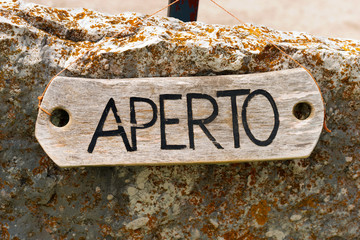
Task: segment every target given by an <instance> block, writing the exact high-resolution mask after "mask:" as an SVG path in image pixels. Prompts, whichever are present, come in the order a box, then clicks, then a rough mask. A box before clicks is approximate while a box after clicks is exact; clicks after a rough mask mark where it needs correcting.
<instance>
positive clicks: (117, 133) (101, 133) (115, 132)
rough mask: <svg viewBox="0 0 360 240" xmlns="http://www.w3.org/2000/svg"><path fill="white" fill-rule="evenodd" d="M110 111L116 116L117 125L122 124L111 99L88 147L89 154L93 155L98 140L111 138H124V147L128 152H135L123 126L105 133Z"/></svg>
mask: <svg viewBox="0 0 360 240" xmlns="http://www.w3.org/2000/svg"><path fill="white" fill-rule="evenodd" d="M110 110H111V111H112V112H113V114H114V117H115V120H116V123H117V124H121V120H120V117H119V115H118V114H117V109H116V106H115V101H114V99H112V98H110V100H109V101H108V103H107V104H106V107H105V109H104V111H103V113H102V115H101V118H100V121H99V123H98V125H97V127H96V130H95V132H94V135H93V137H92V139H91V142H90V144H89V147H88V152H89V153H92V152H93V151H94V148H95V145H96V142H97V139H98V138H99V137H111V136H120V137H122V139H123V142H124V145H125V147H126V150H127V151H128V152H132V151H134V150H133V149H132V147H131V146H130V144H129V140H128V138H127V136H126V132H125V130H124V128H123V127H122V126H120V125H118V126H117V129H116V130H110V131H103V127H104V123H105V120H106V117H107V116H108V114H109V111H110Z"/></svg>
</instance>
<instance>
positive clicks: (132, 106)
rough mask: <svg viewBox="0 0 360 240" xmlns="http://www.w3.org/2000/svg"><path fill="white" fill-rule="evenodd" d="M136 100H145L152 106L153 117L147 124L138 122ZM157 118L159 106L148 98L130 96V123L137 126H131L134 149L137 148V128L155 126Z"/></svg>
mask: <svg viewBox="0 0 360 240" xmlns="http://www.w3.org/2000/svg"><path fill="white" fill-rule="evenodd" d="M135 102H144V103H147V104H149V105H150V106H151V108H152V113H153V117H152V119H151V120H150V121H149V122H148V123H145V124H137V121H136V111H135ZM156 120H157V107H156V104H155V103H154V102H153V101H152V100H150V99H148V98H140V97H131V98H130V123H132V124H136V126H132V127H131V140H132V145H133V146H132V147H133V150H134V151H136V150H137V143H136V130H137V129H145V128H149V127H151V126H153V125H154V124H155V122H156Z"/></svg>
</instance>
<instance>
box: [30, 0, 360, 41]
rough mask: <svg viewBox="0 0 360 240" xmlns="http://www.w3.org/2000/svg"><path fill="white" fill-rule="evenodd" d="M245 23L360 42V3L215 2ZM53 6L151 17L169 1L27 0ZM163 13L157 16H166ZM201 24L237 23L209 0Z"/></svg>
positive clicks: (335, 0)
mask: <svg viewBox="0 0 360 240" xmlns="http://www.w3.org/2000/svg"><path fill="white" fill-rule="evenodd" d="M216 1H217V2H218V3H219V4H221V5H222V6H224V7H225V8H227V9H228V10H230V11H231V12H232V13H233V14H234V15H236V16H237V17H238V18H240V19H241V20H242V21H244V22H248V23H255V24H261V25H265V26H267V27H271V28H274V29H277V30H283V31H300V32H308V33H311V34H314V35H317V36H324V37H337V38H346V39H357V40H360V2H359V0H272V1H269V0H216ZM25 2H33V3H38V4H42V5H47V6H52V7H63V8H82V7H84V8H88V9H93V10H97V11H100V12H106V13H111V14H118V13H121V12H140V13H146V14H151V13H153V12H155V11H157V10H158V9H160V8H161V7H164V6H166V5H167V4H168V0H153V1H140V0H132V1H129V0H128V1H124V0H123V1H120V0H25ZM166 14H167V11H166V10H164V11H162V12H161V13H159V14H158V15H160V16H166ZM198 21H200V22H204V23H210V24H214V23H216V24H226V25H234V24H238V23H237V22H236V20H235V19H233V18H232V17H231V16H229V15H228V14H226V13H225V12H223V11H222V10H221V9H220V8H218V7H217V6H216V5H214V4H213V3H212V2H210V1H209V0H201V1H200V4H199V12H198Z"/></svg>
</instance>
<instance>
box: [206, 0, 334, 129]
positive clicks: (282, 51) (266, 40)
mask: <svg viewBox="0 0 360 240" xmlns="http://www.w3.org/2000/svg"><path fill="white" fill-rule="evenodd" d="M210 1H211V2H213V3H214V4H215V5H216V6H218V7H219V8H221V9H222V10H223V11H225V12H226V13H227V14H229V15H230V16H232V17H233V18H235V19H236V20H237V21H238V22H239V23H241V24H244V25H245V22H244V21H241V20H240V19H239V18H237V17H236V16H235V15H234V14H232V13H231V12H229V11H228V10H226V9H225V8H224V7H222V6H221V5H220V4H218V3H217V2H215V1H214V0H210ZM251 32H252V33H253V34H254V35H255V36H256V37H257V38H259V39H260V40H263V41H265V42H268V43H270V44H271V45H272V46H274V47H275V48H276V49H278V50H279V51H280V52H281V53H283V54H284V55H285V56H287V57H288V58H290V59H291V60H292V61H294V62H295V63H296V64H297V65H299V66H300V67H301V68H303V69H304V70H305V71H306V72H308V73H309V75H310V76H311V78H312V79H313V80H314V82H315V84H316V86H317V88H318V89H319V92H320V96H321V100H322V102H323V105H324V123H323V127H324V129H325V131H327V132H329V133H330V132H331V130H330V129H328V127H327V126H326V106H325V100H324V98H323V96H322V93H321V88H320V86H319V84H318V83H317V81H316V79H315V77H314V76H313V75H312V74H311V72H310V71H309V69H307V68H306V67H304V66H303V65H302V64H300V63H299V62H298V61H296V60H295V59H294V58H293V57H291V56H290V55H289V54H287V53H286V52H285V51H284V50H282V49H281V48H280V47H279V46H277V45H276V44H275V43H274V42H273V41H271V40H269V39H266V38H264V37H262V36H259V35H258V34H257V33H256V32H255V31H251Z"/></svg>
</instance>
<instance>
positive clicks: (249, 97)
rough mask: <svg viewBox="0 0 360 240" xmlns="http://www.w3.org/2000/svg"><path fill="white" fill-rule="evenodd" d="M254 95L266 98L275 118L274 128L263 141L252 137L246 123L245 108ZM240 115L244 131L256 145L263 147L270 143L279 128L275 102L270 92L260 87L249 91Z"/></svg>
mask: <svg viewBox="0 0 360 240" xmlns="http://www.w3.org/2000/svg"><path fill="white" fill-rule="evenodd" d="M256 95H263V96H264V97H266V99H267V100H268V101H269V102H270V104H271V107H272V109H273V111H274V120H275V121H274V122H275V123H274V128H273V130H272V132H271V134H270V136H269V138H268V139H266V140H265V141H261V140H259V139H256V138H255V137H254V135H253V134H252V133H251V131H250V128H249V125H248V123H247V116H246V108H247V107H248V105H249V102H250V100H251V99H252V98H254V97H255V96H256ZM241 115H242V116H241V118H242V123H243V126H244V130H245V133H246V135H247V136H248V137H249V138H250V140H251V141H252V142H253V143H255V144H256V145H258V146H263V147H265V146H268V145H270V144H271V143H272V141H273V140H274V139H275V137H276V134H277V131H278V130H279V125H280V120H279V112H278V109H277V107H276V103H275V101H274V99H273V98H272V96H271V95H270V93H268V92H267V91H265V90H262V89H257V90H255V91H253V92H252V93H250V94H249V95H248V96H247V97H246V99H245V101H244V104H243V107H242V113H241Z"/></svg>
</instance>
